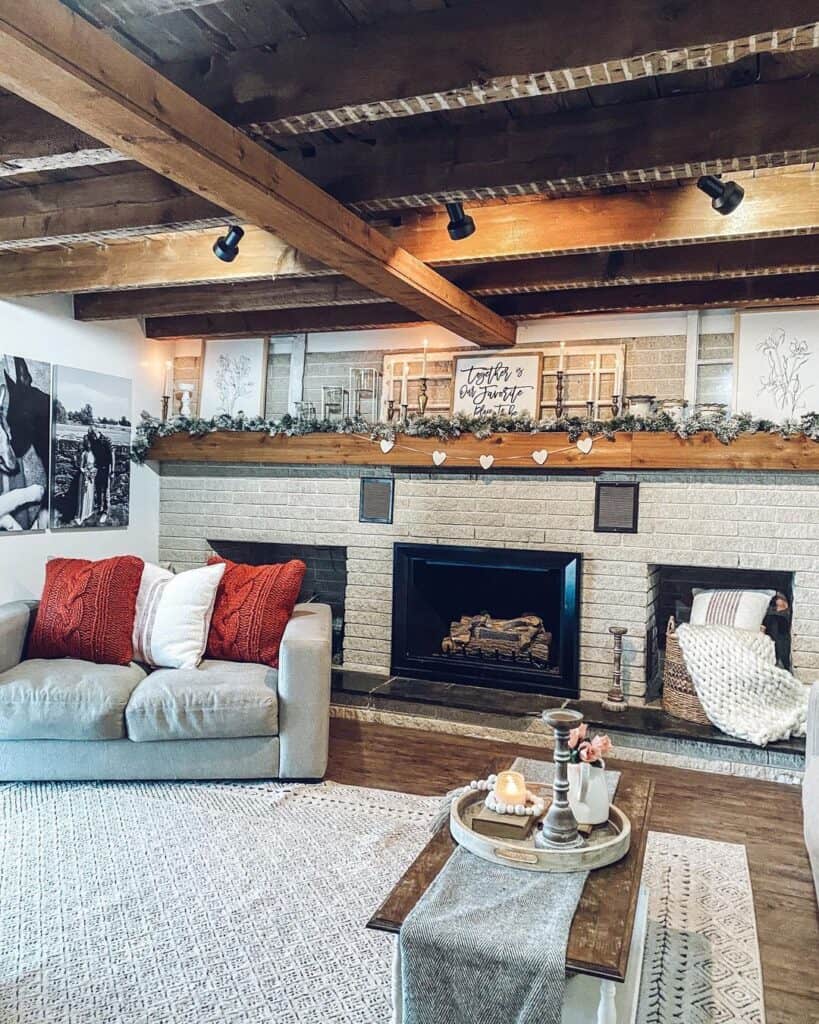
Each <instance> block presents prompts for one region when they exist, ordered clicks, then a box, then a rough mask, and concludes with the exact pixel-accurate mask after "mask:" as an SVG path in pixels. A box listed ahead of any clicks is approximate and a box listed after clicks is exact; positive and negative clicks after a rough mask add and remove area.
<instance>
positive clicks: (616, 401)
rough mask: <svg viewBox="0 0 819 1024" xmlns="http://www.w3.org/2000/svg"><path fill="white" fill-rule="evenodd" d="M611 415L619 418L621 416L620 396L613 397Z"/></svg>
mask: <svg viewBox="0 0 819 1024" xmlns="http://www.w3.org/2000/svg"><path fill="white" fill-rule="evenodd" d="M611 414H612V416H619V415H620V396H619V395H612V396H611Z"/></svg>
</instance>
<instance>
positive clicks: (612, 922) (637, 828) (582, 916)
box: [367, 758, 654, 1024]
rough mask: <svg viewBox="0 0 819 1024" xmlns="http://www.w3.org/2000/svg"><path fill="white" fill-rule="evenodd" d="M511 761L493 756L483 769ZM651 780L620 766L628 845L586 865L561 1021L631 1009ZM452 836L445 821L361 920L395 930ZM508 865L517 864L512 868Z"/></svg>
mask: <svg viewBox="0 0 819 1024" xmlns="http://www.w3.org/2000/svg"><path fill="white" fill-rule="evenodd" d="M508 767H509V760H508V758H504V759H496V763H495V764H494V765H493V766H491V767H490V768H489V769H488V771H493V772H497V771H502V770H503V769H504V768H508ZM653 796H654V783H653V782H652V781H651V780H650V779H647V778H645V777H642V776H641V775H640V773H639V771H636V770H634V769H632V768H625V769H623V770H622V774H621V777H620V783H619V785H618V787H617V795H616V797H615V800H616V803H617V806H618V807H619V808H620V809H621V810H623V811H624V812H625V813H626V814H627V815H628V817H629V818H630V819H631V829H632V832H631V848H630V850H629V852H628V854H627V855H626V856H625V857H624V858H623V859H622V860H621V861H618V862H617V863H616V864H612V865H610V866H609V867H606V868H600V869H599V870H597V871H592V872H591V874H590V875H589V880H588V881H587V882H586V886H585V888H584V890H583V895H582V896H581V897H580V903H579V904H578V907H577V912H576V913H575V915H574V920H573V921H572V927H571V931H570V933H569V943H568V947H567V949H566V970H567V971H569V972H571V973H572V974H574V975H576V977H573V978H572V979H571V980H570V981H569V982H568V984H567V986H566V998H565V1003H564V1009H563V1018H562V1020H563V1024H570V1022H571V1024H573V1022H574V1021H581V1020H582V1021H584V1022H589V1021H594V1020H595V1016H594V1014H595V1012H596V1014H597V1017H596V1020H597V1024H632V1022H633V1021H634V1020H635V1016H636V1011H637V997H638V995H639V990H640V972H641V968H642V958H643V949H644V948H645V938H646V923H647V918H648V900H647V893H646V892H645V891H644V890H642V889H641V887H640V879H641V876H642V873H643V858H644V856H645V848H646V838H647V836H648V818H649V814H650V812H651V802H652V799H653ZM455 848H456V843H455V841H454V840H453V839H452V836H451V835H450V833H449V822H448V821H446V822H445V823H444V824H443V825H441V827H440V828H439V829H438V831H437V832H436V833H435V834H434V836H433V837H432V838H431V839H430V841H429V842H428V843H427V845H426V846H425V847H424V849H423V850H422V851H421V853H420V854H419V855H418V856H417V857H416V859H415V861H414V862H413V863H412V864H411V865H410V867H409V868H408V870H407V871H406V873H405V874H404V876H403V878H401V880H400V881H399V882H398V884H397V885H396V886H395V887H394V888H393V890H392V892H391V893H390V894H389V896H388V897H387V898H386V900H384V902H383V903H382V904H381V906H380V907H379V908H378V910H377V911H376V912H375V914H374V915H373V917H372V918H371V919H370V921H369V923H368V925H367V927H368V928H374V929H376V930H377V931H384V932H390V933H392V934H393V935H395V936H398V934H399V933H400V931H401V925H402V924H403V923H404V920H405V919H406V917H407V915H408V914H409V912H410V911H411V910H412V908H413V907H414V906H415V904H416V903H417V902H418V900H419V899H420V898H421V897H422V896H423V894H424V893H425V892H426V890H427V889H428V888H429V886H430V885H431V884H432V882H433V881H434V879H435V877H436V876H437V874H438V872H439V871H440V870H441V868H442V867H443V866H444V864H446V862H447V860H448V859H449V857H450V855H451V854H452V852H453V850H455ZM510 870H515V869H513V868H510ZM397 951H398V942H397V941H396V959H395V967H394V973H393V1005H394V1017H393V1020H394V1022H395V1024H400V1022H401V976H400V962H399V960H398V955H397Z"/></svg>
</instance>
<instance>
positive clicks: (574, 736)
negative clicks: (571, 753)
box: [569, 722, 589, 750]
mask: <svg viewBox="0 0 819 1024" xmlns="http://www.w3.org/2000/svg"><path fill="white" fill-rule="evenodd" d="M588 731H589V727H588V725H587V724H586V723H585V722H581V723H580V725H578V727H577V728H576V729H572V730H571V731H570V732H569V747H570V749H571V750H574V749H575V747H576V746H577V744H578V743H579V742H580V741H581V740H584V739H585V738H586V733H587V732H588Z"/></svg>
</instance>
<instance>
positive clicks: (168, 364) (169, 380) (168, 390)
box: [162, 359, 173, 398]
mask: <svg viewBox="0 0 819 1024" xmlns="http://www.w3.org/2000/svg"><path fill="white" fill-rule="evenodd" d="M162 394H163V396H164V397H165V398H170V397H171V396H172V394H173V360H172V359H168V360H166V361H165V389H164V390H163V392H162Z"/></svg>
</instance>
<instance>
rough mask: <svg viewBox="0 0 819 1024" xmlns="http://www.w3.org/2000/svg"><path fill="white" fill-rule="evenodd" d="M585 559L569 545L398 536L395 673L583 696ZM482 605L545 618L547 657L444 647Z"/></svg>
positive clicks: (502, 615)
mask: <svg viewBox="0 0 819 1024" xmlns="http://www.w3.org/2000/svg"><path fill="white" fill-rule="evenodd" d="M580 560H581V556H580V555H579V554H572V553H566V552H551V551H530V550H519V549H509V548H482V547H458V546H449V545H439V544H396V545H395V548H394V554H393V561H394V566H393V567H394V576H393V608H392V611H393V617H392V673H393V675H397V676H408V677H411V678H412V677H414V678H418V679H431V680H436V681H443V682H449V681H452V682H456V681H457V682H466V683H471V684H476V685H483V686H492V687H495V688H498V687H500V688H507V689H514V690H528V691H534V692H538V693H544V694H550V695H553V696H563V697H578V696H579V678H578V647H579V611H580V593H579V588H580ZM482 613H488V614H489V615H491V616H492V617H493V618H499V619H514V618H517V617H519V616H523V615H535V616H538V617H539V618H541V619H542V620H543V625H544V628H545V629H546V630H547V631H549V632H550V633H551V634H552V644H551V649H550V654H549V659H548V662H547V663H546V664H545V665H543V664H536V663H532V662H529V663H527V662H526V661H525V660H516V659H515V658H510V657H508V656H506V655H505V654H502V653H499V654H497V655H493V654H490V655H486V654H485V653H482V654H481V655H480V656H475V655H471V654H470V655H465V654H463V653H458V654H451V653H450V654H446V653H444V652H443V651H442V647H441V643H442V640H443V639H444V638H445V637H446V636H447V635H448V634H449V631H450V624H451V623H453V622H457V621H458V620H459V619H460V618H461V616H464V615H467V616H472V615H479V614H482Z"/></svg>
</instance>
